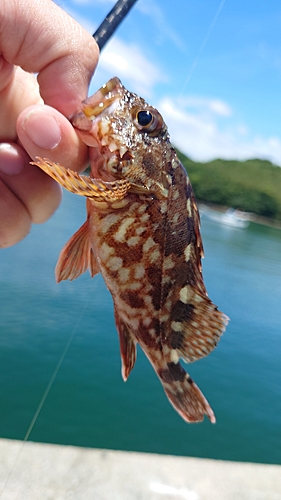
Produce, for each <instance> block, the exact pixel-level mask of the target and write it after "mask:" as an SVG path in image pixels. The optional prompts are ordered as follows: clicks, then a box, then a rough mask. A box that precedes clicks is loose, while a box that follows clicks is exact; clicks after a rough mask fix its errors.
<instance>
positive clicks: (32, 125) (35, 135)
mask: <svg viewBox="0 0 281 500" xmlns="http://www.w3.org/2000/svg"><path fill="white" fill-rule="evenodd" d="M22 127H23V129H24V131H25V133H26V135H27V136H28V137H29V139H31V141H32V142H33V143H34V144H35V145H36V146H37V147H38V148H40V149H54V148H55V147H56V146H57V145H58V144H59V143H60V141H61V129H60V126H59V124H58V122H57V121H56V119H55V118H54V117H53V116H52V115H51V114H49V113H47V112H46V110H44V111H43V109H42V111H40V110H38V109H37V110H33V111H30V113H28V115H27V116H26V118H25V120H24V122H23V124H22Z"/></svg>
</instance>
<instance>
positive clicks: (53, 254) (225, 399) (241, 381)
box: [0, 193, 281, 464]
mask: <svg viewBox="0 0 281 500" xmlns="http://www.w3.org/2000/svg"><path fill="white" fill-rule="evenodd" d="M84 220H85V200H84V199H83V198H81V197H79V196H74V195H71V194H69V193H65V194H64V200H63V203H62V205H61V207H60V208H59V210H58V211H57V213H56V214H55V216H54V217H53V218H52V219H51V220H50V221H49V222H48V223H46V224H44V225H40V226H34V227H33V229H32V231H31V234H30V235H29V236H28V237H27V238H26V239H25V240H24V241H22V242H21V243H19V244H18V245H16V246H14V247H13V248H9V249H2V250H0V387H1V390H0V437H3V438H12V439H24V438H25V437H28V439H29V440H31V441H41V442H49V443H59V444H71V445H79V446H87V447H97V448H111V449H120V450H132V451H142V452H155V453H167V454H175V455H187V456H196V457H207V458H216V459H226V460H241V461H254V462H265V463H277V464H281V231H278V230H275V229H271V228H269V227H265V226H260V225H257V224H252V223H251V224H250V225H249V227H248V228H246V229H238V228H231V227H227V226H222V225H219V224H218V223H215V222H211V221H205V220H204V219H203V220H202V235H203V241H204V248H205V259H204V262H203V272H204V278H205V283H206V287H207V290H208V292H209V296H210V297H211V299H212V300H213V302H215V304H217V305H218V307H219V308H220V309H221V310H222V311H223V312H225V313H226V314H227V315H228V316H229V317H230V323H229V325H228V327H227V329H226V332H225V334H224V335H223V337H222V339H221V341H220V342H219V345H218V347H217V348H216V349H215V351H213V352H212V353H211V354H210V355H209V356H208V357H207V358H206V359H202V360H200V361H198V362H196V363H194V364H191V365H189V366H187V369H188V372H189V373H190V375H191V376H192V377H193V378H194V380H195V381H196V383H197V384H198V385H199V387H200V388H201V390H202V392H203V393H204V394H205V396H206V397H207V399H208V400H209V402H210V404H211V405H212V407H213V409H214V411H215V413H216V417H217V423H216V424H215V425H212V424H211V423H210V422H209V421H208V420H207V419H206V418H205V421H204V422H203V423H200V424H187V423H185V422H184V421H183V420H182V419H181V418H180V417H179V415H178V414H177V413H176V412H175V410H174V409H173V408H172V406H171V405H170V404H169V402H168V400H167V398H166V396H165V394H164V391H163V389H162V387H161V384H160V382H159V381H158V379H157V376H156V375H155V373H154V371H153V369H152V367H151V365H150V364H149V362H148V361H147V359H146V357H145V356H144V355H143V353H142V352H141V350H140V349H138V359H137V362H136V365H135V368H134V370H133V371H132V372H131V374H130V377H129V380H128V381H127V382H126V383H124V382H123V381H122V379H121V373H120V366H121V363H120V355H119V345H118V335H117V332H116V329H115V325H114V318H113V306H112V300H111V296H110V294H109V292H108V291H107V289H106V287H105V285H104V283H103V280H102V278H101V276H100V275H98V276H96V277H95V278H94V279H91V278H90V276H89V275H88V273H87V274H84V275H83V276H81V277H80V278H79V279H78V280H75V281H73V282H69V281H68V282H62V283H60V284H56V283H55V278H54V268H55V264H56V260H57V257H58V254H59V251H60V249H61V247H62V246H63V244H64V243H65V242H66V241H67V240H68V238H69V237H70V236H71V235H72V234H73V233H74V232H75V231H76V230H77V229H78V227H80V225H81V224H82V223H83V222H84ZM40 408H41V409H40ZM39 410H40V411H39ZM36 415H37V417H36V418H34V416H36ZM33 424H34V425H33Z"/></svg>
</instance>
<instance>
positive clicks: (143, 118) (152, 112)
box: [135, 108, 163, 135]
mask: <svg viewBox="0 0 281 500" xmlns="http://www.w3.org/2000/svg"><path fill="white" fill-rule="evenodd" d="M135 123H136V126H137V128H138V129H139V130H140V131H141V132H147V133H149V134H150V135H156V134H158V131H159V130H160V129H161V128H162V127H163V118H162V116H161V115H160V113H158V111H157V110H156V109H154V108H148V109H138V110H137V111H136V113H135Z"/></svg>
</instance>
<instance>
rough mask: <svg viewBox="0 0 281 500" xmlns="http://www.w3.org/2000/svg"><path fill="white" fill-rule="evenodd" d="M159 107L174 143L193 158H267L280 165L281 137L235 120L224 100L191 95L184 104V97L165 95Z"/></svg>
mask: <svg viewBox="0 0 281 500" xmlns="http://www.w3.org/2000/svg"><path fill="white" fill-rule="evenodd" d="M196 104H197V105H196ZM158 109H159V111H160V112H161V113H162V114H163V117H164V119H165V121H166V123H167V125H168V128H169V131H170V135H171V141H172V143H173V144H174V145H175V146H177V147H178V148H179V149H180V150H181V151H182V152H183V153H185V154H186V155H188V156H190V157H191V158H192V159H194V160H197V161H208V160H212V159H215V158H225V159H240V160H245V159H249V158H266V159H269V160H270V161H272V162H273V163H275V164H277V165H281V138H279V137H263V136H261V135H260V136H255V135H253V134H251V133H250V131H249V130H248V128H247V127H246V126H245V125H241V124H239V125H237V124H235V123H234V121H233V120H232V118H231V117H232V112H231V109H230V107H229V106H228V105H227V104H226V103H224V102H223V101H217V100H215V101H214V100H212V99H210V100H208V99H205V98H204V99H198V98H196V99H194V98H189V99H186V100H185V106H183V101H182V100H181V99H171V98H170V97H166V98H163V99H162V100H161V101H160V102H159V105H158Z"/></svg>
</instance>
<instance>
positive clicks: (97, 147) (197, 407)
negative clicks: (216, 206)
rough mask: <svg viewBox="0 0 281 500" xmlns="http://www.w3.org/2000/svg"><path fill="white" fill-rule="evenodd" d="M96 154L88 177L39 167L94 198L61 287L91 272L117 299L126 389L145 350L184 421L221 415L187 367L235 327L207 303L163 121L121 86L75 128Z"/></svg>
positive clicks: (105, 92) (59, 273)
mask: <svg viewBox="0 0 281 500" xmlns="http://www.w3.org/2000/svg"><path fill="white" fill-rule="evenodd" d="M72 123H73V125H74V127H75V128H76V130H77V132H78V134H79V135H80V137H81V139H82V140H83V141H84V142H85V144H87V145H88V146H89V153H90V158H91V159H92V161H91V175H90V178H88V179H87V178H85V176H79V174H77V173H75V172H71V171H70V170H68V169H65V168H64V167H63V166H61V165H59V164H57V163H53V162H52V161H50V160H48V159H44V160H43V159H38V160H37V162H35V164H36V165H38V166H39V167H40V168H42V169H43V170H44V171H45V172H47V173H48V174H49V175H51V176H52V177H53V178H54V179H56V180H57V181H58V182H59V183H60V184H61V185H62V186H64V187H65V188H66V189H68V190H70V191H72V192H75V193H76V194H80V195H83V196H86V197H87V220H86V222H85V223H84V224H83V225H82V227H81V228H80V229H78V231H77V232H76V233H75V234H74V235H73V236H72V238H71V239H70V240H69V242H67V243H66V245H65V246H64V248H63V249H62V251H61V254H60V257H59V260H58V264H57V267H56V277H57V281H61V280H62V279H75V278H77V277H78V276H79V275H80V274H82V273H83V272H84V271H86V270H87V269H89V271H90V273H91V276H94V275H95V274H97V273H98V272H100V273H101V274H102V276H103V278H104V280H105V283H106V285H107V287H108V289H109V291H110V292H111V295H112V298H113V302H114V315H115V322H116V327H117V330H118V334H119V340H120V352H121V360H122V375H123V378H124V380H127V378H128V376H129V374H130V371H131V370H132V368H133V366H134V363H135V360H136V345H137V344H139V345H140V346H141V348H142V349H143V351H144V353H145V354H146V356H147V357H148V359H149V361H150V362H151V364H152V366H153V367H154V370H155V372H156V374H157V375H158V377H159V379H160V381H161V383H162V385H163V388H164V390H165V393H166V395H167V397H168V399H169V401H170V403H171V404H172V405H173V406H174V408H175V409H176V410H177V412H178V413H179V414H180V415H181V417H182V418H183V419H184V420H185V421H187V422H197V421H201V420H203V418H204V415H207V416H208V418H209V419H210V421H211V422H213V423H214V422H215V415H214V412H213V410H212V409H211V407H210V405H209V403H208V401H207V400H206V398H205V397H204V396H203V394H202V392H201V391H200V389H199V388H198V387H197V385H196V384H195V382H194V381H193V380H192V378H191V377H190V375H189V374H188V373H186V371H185V370H184V368H183V366H182V365H181V364H180V359H181V358H182V359H183V360H184V361H186V362H193V361H196V360H197V359H199V358H201V357H203V356H206V355H207V354H209V353H210V352H211V351H212V350H213V349H214V347H215V346H216V345H217V343H218V341H219V339H220V336H221V334H222V332H223V331H224V329H225V327H226V324H227V321H228V318H227V317H226V316H225V315H224V314H223V313H222V312H220V311H219V310H218V308H217V307H216V306H215V305H214V304H213V303H212V301H211V300H210V299H209V297H208V295H207V291H206V288H205V285H204V281H203V276H202V266H201V259H202V257H203V244H202V239H201V235H200V218H199V213H198V209H197V206H196V201H195V197H194V194H193V190H192V186H191V184H190V181H189V178H188V176H187V173H186V171H185V169H184V168H183V166H182V165H181V163H180V161H179V159H178V157H177V155H176V152H175V150H174V149H173V147H172V146H171V143H170V140H169V134H168V130H167V127H166V125H165V122H164V121H163V118H162V116H161V115H160V113H159V112H158V111H157V110H156V109H155V108H153V107H152V106H150V105H149V104H147V103H146V102H145V101H144V99H142V98H141V97H139V96H137V95H136V94H133V93H131V92H129V91H128V90H127V89H126V88H125V87H124V86H123V85H122V84H121V82H120V80H119V79H118V78H113V79H111V80H110V81H109V82H108V83H107V84H105V85H104V86H103V87H102V88H101V89H100V90H99V91H98V92H96V94H94V95H93V96H92V97H90V98H88V99H86V100H85V101H83V103H82V105H81V111H80V112H78V113H77V114H76V115H75V116H74V117H73V119H72Z"/></svg>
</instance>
